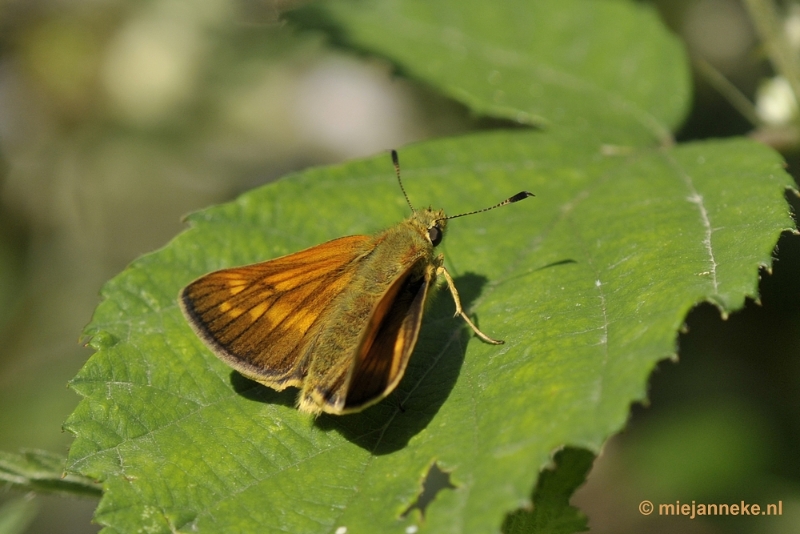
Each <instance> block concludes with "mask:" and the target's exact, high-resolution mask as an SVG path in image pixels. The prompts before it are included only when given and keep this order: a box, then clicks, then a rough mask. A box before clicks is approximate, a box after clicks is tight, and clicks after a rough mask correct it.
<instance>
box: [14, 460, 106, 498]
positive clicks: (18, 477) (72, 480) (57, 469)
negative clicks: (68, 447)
mask: <svg viewBox="0 0 800 534" xmlns="http://www.w3.org/2000/svg"><path fill="white" fill-rule="evenodd" d="M66 461H67V459H66V458H65V457H63V456H60V455H58V454H55V453H52V452H47V451H39V450H23V451H21V452H19V453H13V452H6V451H0V481H3V482H5V483H6V484H9V485H10V486H11V487H12V488H14V489H17V490H22V491H36V492H39V493H60V494H63V495H77V496H83V497H99V496H100V494H101V493H102V490H101V488H100V485H99V484H98V483H96V482H95V481H93V480H90V479H88V478H86V477H82V476H77V475H73V474H68V473H65V472H64V464H65V463H66Z"/></svg>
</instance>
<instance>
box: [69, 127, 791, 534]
mask: <svg viewBox="0 0 800 534" xmlns="http://www.w3.org/2000/svg"><path fill="white" fill-rule="evenodd" d="M400 157H401V163H402V169H403V177H404V183H405V187H406V190H407V191H408V194H409V197H410V199H411V201H412V202H413V203H414V204H415V205H417V206H423V205H428V204H431V205H432V206H435V207H439V206H441V207H444V208H445V209H446V210H447V212H448V213H451V214H454V213H461V212H464V211H469V210H471V209H475V208H480V207H483V206H485V205H488V204H492V203H494V202H497V201H499V200H501V199H503V198H506V197H507V196H509V195H510V194H513V193H515V192H517V191H519V190H522V189H527V190H530V191H533V192H534V193H536V195H537V196H536V198H533V199H529V200H526V201H525V202H523V203H519V204H514V205H512V206H508V207H504V208H502V209H498V210H494V211H492V212H489V213H482V214H479V215H474V216H471V217H465V218H460V219H456V220H454V221H451V223H450V225H449V226H448V235H447V236H446V238H445V241H444V243H443V244H442V246H440V250H441V252H442V253H443V254H444V255H445V258H446V265H447V267H448V269H449V270H450V272H451V273H452V274H453V275H454V277H455V281H456V285H457V286H458V288H459V291H460V293H461V297H462V300H463V303H464V304H465V307H466V308H467V309H468V310H469V312H470V313H471V314H472V316H473V318H475V319H476V320H477V322H478V323H479V326H480V327H481V329H482V330H483V331H485V332H486V333H487V334H489V335H491V336H495V337H498V338H501V339H505V341H506V344H505V345H503V346H499V347H498V346H492V345H487V344H484V343H482V342H480V341H479V340H477V339H476V338H474V337H473V336H471V335H470V331H469V330H468V329H467V328H466V327H465V325H464V324H463V322H462V321H460V320H458V319H453V318H452V313H453V305H452V302H451V298H450V297H449V295H448V294H447V292H446V291H441V292H440V294H438V295H437V296H436V297H435V299H434V302H433V305H432V306H431V307H430V308H429V310H428V312H427V313H426V317H425V320H424V324H423V328H422V332H421V335H420V340H419V343H418V345H417V347H416V350H415V352H414V355H413V356H412V358H411V362H410V364H409V369H408V370H407V372H406V375H405V377H404V379H403V381H402V382H401V383H400V385H399V387H398V389H397V390H396V391H395V393H393V394H392V395H390V396H389V397H388V398H387V399H386V400H384V401H383V402H381V403H380V404H378V405H376V406H374V407H372V408H370V409H368V410H365V411H364V412H362V413H359V414H354V415H348V416H338V417H337V416H328V415H322V416H320V417H319V418H316V419H315V418H313V417H310V416H308V415H304V414H301V413H299V412H297V411H296V410H295V409H294V407H293V403H294V398H295V395H296V390H293V389H290V390H286V391H284V392H281V393H277V392H274V391H272V390H270V389H268V388H265V387H262V386H260V385H257V384H255V383H253V382H250V381H248V380H245V379H243V378H242V377H240V376H239V375H238V374H236V373H233V372H232V371H231V370H230V369H229V368H228V367H227V366H226V365H225V364H224V363H222V362H221V361H219V360H218V359H217V358H216V357H215V356H213V355H212V354H211V353H210V352H209V351H208V349H206V348H205V347H204V346H203V344H202V343H201V341H200V340H199V339H198V338H197V337H196V336H195V335H194V334H193V332H192V330H191V329H190V328H189V325H188V324H186V322H185V320H184V319H183V317H182V315H181V312H180V310H179V308H178V305H177V300H176V298H177V295H178V292H179V290H180V289H181V287H183V286H184V285H185V284H187V283H188V282H190V281H191V280H192V279H193V278H195V277H197V276H199V275H201V274H203V273H205V272H208V271H210V270H213V269H218V268H222V267H228V266H234V265H241V264H245V263H249V262H255V261H261V260H266V259H269V258H273V257H276V256H279V255H283V254H286V253H290V252H293V251H296V250H300V249H302V248H304V247H308V246H311V245H314V244H316V243H320V242H322V241H324V240H327V239H332V238H335V237H339V236H342V235H346V234H354V233H369V232H374V231H377V230H380V229H381V228H384V227H387V226H390V225H392V224H394V223H396V222H398V221H400V220H401V219H402V218H404V217H406V216H407V215H408V207H407V205H406V204H405V200H404V199H403V197H402V195H401V194H400V191H399V189H398V187H397V184H396V182H395V180H394V177H393V170H392V167H391V163H390V160H389V157H388V155H381V156H379V157H375V158H372V159H369V160H365V161H357V162H352V163H348V164H345V165H339V166H334V167H327V168H320V169H312V170H309V171H307V172H303V173H299V174H295V175H292V176H289V177H287V178H285V179H283V180H281V181H279V182H277V183H275V184H272V185H269V186H266V187H263V188H260V189H257V190H254V191H252V192H249V193H247V194H245V195H243V196H242V197H240V198H239V199H238V200H237V201H235V202H232V203H229V204H225V205H222V206H218V207H214V208H210V209H208V210H204V211H202V212H199V213H196V214H194V215H192V216H191V217H190V219H189V220H190V223H191V228H190V229H189V230H188V231H186V232H185V233H183V234H181V235H180V236H178V237H177V238H176V239H175V240H174V241H173V242H172V243H170V244H169V245H168V246H167V247H165V248H164V249H162V250H160V251H158V252H156V253H153V254H150V255H147V256H144V257H143V258H141V259H139V260H137V261H136V262H135V263H134V264H133V265H131V266H130V267H129V268H128V269H127V270H126V271H124V272H123V273H122V274H120V275H119V276H117V277H116V278H115V279H113V280H112V281H111V282H109V283H108V284H107V286H106V287H105V289H104V291H103V302H102V303H101V304H100V306H99V307H98V309H97V311H96V314H95V317H94V319H93V321H92V323H91V325H90V326H89V327H88V328H87V330H86V334H87V336H90V337H91V345H92V347H93V348H94V349H95V350H96V351H97V352H96V354H94V355H93V356H92V358H91V359H90V360H89V362H88V363H87V364H86V366H85V367H84V368H83V369H82V370H81V371H80V373H79V374H78V376H77V377H76V378H75V379H74V380H73V382H72V383H71V386H72V387H73V388H74V389H75V390H76V391H77V392H78V393H80V394H81V395H82V396H83V397H84V399H83V400H82V401H81V402H80V404H79V406H78V408H77V409H76V411H75V412H74V413H73V414H72V416H71V417H70V419H69V420H68V422H67V423H66V428H68V429H69V430H71V431H72V432H74V433H75V435H76V439H75V442H74V445H73V447H72V448H71V450H70V455H69V469H70V470H73V471H75V472H78V473H82V474H84V475H86V476H90V477H92V478H98V479H101V480H102V481H103V484H104V490H105V491H104V497H103V499H102V501H101V504H100V506H99V508H98V511H97V514H96V520H97V521H98V522H100V523H101V524H104V525H108V526H109V527H111V528H112V529H114V530H118V531H129V530H131V529H132V528H133V527H134V526H137V527H142V528H147V529H150V531H151V532H169V531H173V530H182V531H195V530H198V531H225V532H252V531H259V532H304V533H312V532H319V533H322V532H335V531H337V530H339V529H340V527H346V528H347V532H349V533H351V534H352V533H358V532H403V531H404V529H409V528H410V530H407V531H408V532H411V531H413V530H414V528H411V527H415V528H418V529H419V531H420V532H436V533H448V532H492V531H497V530H498V529H499V528H500V526H501V524H502V521H503V517H504V515H505V514H506V513H507V512H509V511H511V510H514V509H517V508H520V507H525V506H526V503H527V505H529V502H530V501H529V496H530V493H531V488H532V487H533V485H534V483H535V480H536V477H537V473H538V471H539V470H540V469H541V468H542V467H543V466H545V465H547V464H548V463H549V462H550V460H551V455H552V454H553V451H555V450H558V449H560V448H561V447H563V446H565V445H572V446H577V447H582V448H585V449H587V450H590V451H598V450H599V448H600V447H601V445H602V443H603V442H604V441H605V439H606V438H607V437H608V436H609V435H611V434H613V433H615V432H617V431H619V429H621V428H622V427H623V425H624V424H625V421H626V418H627V415H628V407H629V406H630V404H631V403H632V402H635V401H637V400H641V399H643V398H644V397H645V392H646V383H647V377H648V375H649V373H650V371H651V370H652V369H653V366H654V365H655V363H656V362H657V361H658V360H660V359H662V358H665V357H667V356H669V355H671V354H673V353H674V351H675V343H676V335H677V331H678V329H679V328H680V326H681V324H682V322H683V319H684V317H685V315H686V313H687V312H688V310H689V309H690V308H691V307H692V306H694V305H696V304H697V303H698V302H701V301H704V300H710V301H712V302H714V303H715V304H716V305H717V306H718V307H719V308H720V310H721V311H722V312H723V313H729V312H731V311H733V310H735V309H737V308H739V307H741V306H742V305H743V302H744V299H745V297H746V296H747V295H750V296H755V295H756V291H757V284H758V268H759V267H760V266H766V265H769V264H770V262H771V252H772V249H773V247H774V245H775V243H776V241H777V239H778V236H779V235H780V233H781V232H782V231H783V230H785V229H788V228H790V227H791V219H790V217H789V214H788V206H787V204H786V202H785V200H784V197H783V195H784V193H785V190H786V188H788V187H790V186H791V184H792V181H791V179H790V177H789V176H788V175H787V174H786V173H785V172H784V171H783V168H782V162H781V159H780V157H779V156H778V155H777V154H775V153H774V152H772V151H771V150H769V149H767V148H765V147H763V146H761V145H758V144H755V143H753V142H750V141H747V140H740V139H739V140H729V141H709V142H700V143H692V144H687V145H684V146H678V147H674V148H660V149H649V148H640V149H633V148H631V149H630V150H628V151H622V152H617V153H616V154H615V155H609V153H608V151H607V150H606V151H604V145H603V143H602V142H601V140H600V139H598V138H597V137H592V136H589V135H587V134H586V132H574V131H572V130H561V129H558V128H553V129H552V130H550V131H549V132H548V133H546V134H544V133H536V132H530V131H520V130H518V131H514V132H494V133H486V134H479V135H471V136H464V137H459V138H454V139H442V140H438V141H432V142H426V143H421V144H418V145H416V146H413V147H409V148H407V149H404V150H402V151H401V153H400ZM401 404H402V407H403V409H400V405H401ZM434 463H436V465H437V466H438V467H439V468H440V469H441V470H442V471H443V472H445V473H449V475H450V482H451V484H452V486H454V488H453V489H451V488H448V487H445V488H443V489H441V491H439V492H438V493H437V494H436V496H435V498H434V499H433V501H432V502H430V503H429V504H428V506H427V507H426V508H425V514H424V518H423V517H422V516H421V513H420V511H419V509H416V508H414V509H410V508H411V507H412V505H413V504H414V503H415V502H417V498H418V496H419V493H420V492H421V491H422V480H423V477H424V476H425V474H426V473H427V472H428V471H429V469H430V467H431V466H432V465H433V464H434ZM406 511H408V513H407V514H405V515H404V512H406ZM340 531H341V530H340Z"/></svg>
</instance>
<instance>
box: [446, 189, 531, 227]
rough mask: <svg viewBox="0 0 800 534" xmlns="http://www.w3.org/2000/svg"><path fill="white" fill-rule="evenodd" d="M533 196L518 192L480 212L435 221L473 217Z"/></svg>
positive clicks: (527, 192) (528, 193) (529, 193)
mask: <svg viewBox="0 0 800 534" xmlns="http://www.w3.org/2000/svg"><path fill="white" fill-rule="evenodd" d="M535 196H536V195H534V194H533V193H531V192H530V191H520V192H519V193H517V194H516V195H514V196H511V197H508V198H507V199H505V200H504V201H502V202H500V203H498V204H495V205H494V206H489V207H488V208H483V209H482V210H475V211H470V212H467V213H459V214H458V215H451V216H450V217H442V218H441V219H437V221H444V220H448V219H456V218H458V217H465V216H467V215H475V214H476V213H483V212H484V211H489V210H493V209H495V208H499V207H501V206H505V205H506V204H513V203H514V202H519V201H520V200H525V199H526V198H528V197H535Z"/></svg>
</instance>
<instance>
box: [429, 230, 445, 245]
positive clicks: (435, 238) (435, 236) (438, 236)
mask: <svg viewBox="0 0 800 534" xmlns="http://www.w3.org/2000/svg"><path fill="white" fill-rule="evenodd" d="M428 238H429V239H430V240H431V243H432V244H433V246H434V247H435V246H437V245H438V244H439V243H441V242H442V230H441V228H439V227H438V226H431V227H430V228H428Z"/></svg>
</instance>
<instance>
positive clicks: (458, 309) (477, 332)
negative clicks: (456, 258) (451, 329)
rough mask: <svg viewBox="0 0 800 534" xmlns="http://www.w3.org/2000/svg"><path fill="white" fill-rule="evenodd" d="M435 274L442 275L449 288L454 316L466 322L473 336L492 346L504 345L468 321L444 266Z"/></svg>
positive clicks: (438, 268) (451, 279)
mask: <svg viewBox="0 0 800 534" xmlns="http://www.w3.org/2000/svg"><path fill="white" fill-rule="evenodd" d="M436 274H437V275H439V274H442V275H444V279H445V280H447V287H448V288H450V293H451V294H452V295H453V300H454V301H455V303H456V315H460V316H461V318H462V319H464V320H465V321H466V322H467V324H468V325H469V327H470V328H472V331H473V332H475V335H477V336H478V337H479V338H481V339H482V340H484V341H485V342H487V343H491V344H492V345H502V344H503V343H505V341H502V340H499V339H492V338H490V337H489V336H487V335H486V334H484V333H483V332H481V331H480V330H479V329H478V327H477V326H475V324H474V323H473V322H472V321H470V319H469V317H467V314H466V313H464V310H463V309H462V308H461V299H460V298H458V291H457V290H456V284H455V283H454V282H453V277H451V276H450V273H449V272H447V269H445V268H444V265H439V267H437V268H436Z"/></svg>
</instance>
